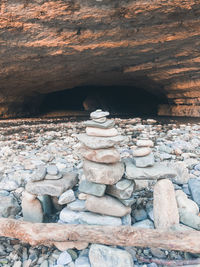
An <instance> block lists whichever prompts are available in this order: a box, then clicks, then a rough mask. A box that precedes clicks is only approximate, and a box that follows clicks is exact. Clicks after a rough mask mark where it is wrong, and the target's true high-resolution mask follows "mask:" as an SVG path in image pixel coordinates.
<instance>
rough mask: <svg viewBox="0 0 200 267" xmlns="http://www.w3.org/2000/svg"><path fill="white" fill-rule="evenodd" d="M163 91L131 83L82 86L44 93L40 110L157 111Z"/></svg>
mask: <svg viewBox="0 0 200 267" xmlns="http://www.w3.org/2000/svg"><path fill="white" fill-rule="evenodd" d="M166 103H167V99H166V97H164V96H163V95H159V94H153V93H152V92H149V91H147V90H145V89H143V88H135V87H131V86H81V87H75V88H72V89H67V90H63V91H57V92H53V93H48V94H46V95H43V101H42V104H41V106H40V113H41V114H48V113H49V112H51V113H52V112H61V111H62V112H63V111H79V112H84V111H92V110H95V109H97V108H101V109H104V110H108V111H109V112H110V113H111V114H113V115H114V114H116V115H119V114H120V115H133V116H145V115H148V116H149V115H151V116H156V115H157V109H158V105H160V104H166Z"/></svg>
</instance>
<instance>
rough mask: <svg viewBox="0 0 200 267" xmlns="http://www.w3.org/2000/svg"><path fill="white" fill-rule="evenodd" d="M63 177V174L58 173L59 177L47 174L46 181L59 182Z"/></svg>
mask: <svg viewBox="0 0 200 267" xmlns="http://www.w3.org/2000/svg"><path fill="white" fill-rule="evenodd" d="M62 177H63V175H62V173H58V174H57V175H51V174H47V175H46V176H45V180H59V179H61V178H62Z"/></svg>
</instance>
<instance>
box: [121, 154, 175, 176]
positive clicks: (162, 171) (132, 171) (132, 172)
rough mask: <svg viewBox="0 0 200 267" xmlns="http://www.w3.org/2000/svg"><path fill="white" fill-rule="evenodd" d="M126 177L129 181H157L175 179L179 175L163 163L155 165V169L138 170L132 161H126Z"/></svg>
mask: <svg viewBox="0 0 200 267" xmlns="http://www.w3.org/2000/svg"><path fill="white" fill-rule="evenodd" d="M125 165H126V177H127V178H128V179H131V180H133V179H136V180H137V179H145V180H156V179H161V178H174V177H176V175H177V173H176V171H175V170H173V169H172V168H169V167H167V166H166V165H165V164H163V163H157V162H156V163H155V164H154V166H153V167H147V168H138V167H136V166H135V165H134V163H133V161H132V160H131V159H126V160H125Z"/></svg>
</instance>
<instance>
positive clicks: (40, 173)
mask: <svg viewBox="0 0 200 267" xmlns="http://www.w3.org/2000/svg"><path fill="white" fill-rule="evenodd" d="M46 173H47V168H46V167H44V166H39V167H38V168H37V169H36V170H35V171H34V172H33V174H32V176H31V181H32V182H34V181H41V180H44V178H45V175H46Z"/></svg>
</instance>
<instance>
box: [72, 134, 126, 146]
mask: <svg viewBox="0 0 200 267" xmlns="http://www.w3.org/2000/svg"><path fill="white" fill-rule="evenodd" d="M75 136H76V137H77V138H78V140H79V141H80V142H81V143H83V144H84V145H85V146H87V147H89V148H91V149H100V148H110V147H113V146H115V145H117V144H119V143H121V142H122V141H124V137H123V136H114V137H96V136H88V135H87V134H78V135H75Z"/></svg>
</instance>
